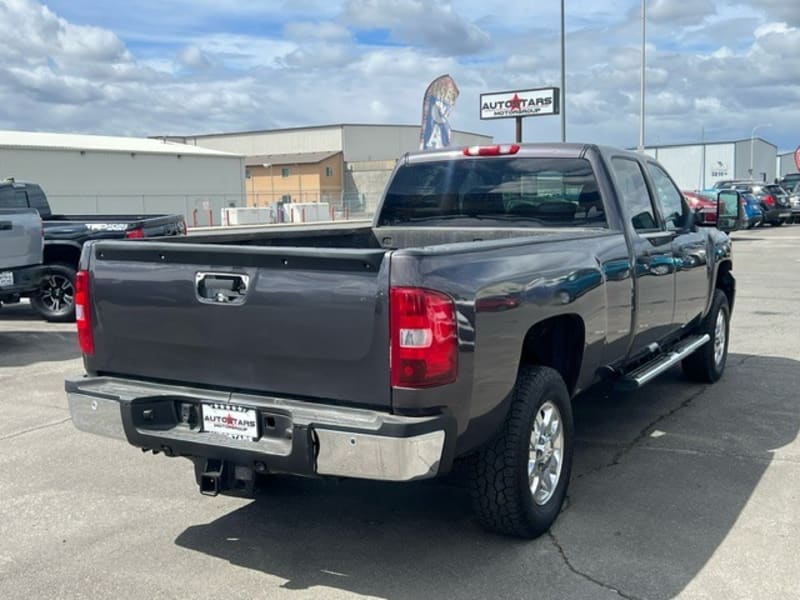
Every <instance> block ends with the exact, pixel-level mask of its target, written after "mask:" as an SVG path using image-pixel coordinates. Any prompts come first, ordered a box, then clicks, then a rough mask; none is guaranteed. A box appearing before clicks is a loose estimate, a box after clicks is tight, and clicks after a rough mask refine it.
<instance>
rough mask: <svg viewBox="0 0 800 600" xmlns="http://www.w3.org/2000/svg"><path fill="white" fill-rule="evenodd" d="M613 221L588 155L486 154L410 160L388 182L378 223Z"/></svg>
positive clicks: (535, 224) (563, 224)
mask: <svg viewBox="0 0 800 600" xmlns="http://www.w3.org/2000/svg"><path fill="white" fill-rule="evenodd" d="M498 222H507V223H512V224H513V225H514V226H521V227H525V226H528V227H604V228H605V227H608V224H607V221H606V212H605V208H604V205H603V201H602V198H601V196H600V193H599V191H598V186H597V180H596V178H595V176H594V172H593V170H592V166H591V164H590V163H589V161H588V160H586V159H582V158H536V157H491V158H488V157H483V158H472V159H469V158H468V159H456V160H442V161H431V162H422V163H412V164H409V165H404V166H402V167H400V168H399V169H398V170H397V172H396V173H395V176H394V178H393V179H392V181H391V183H390V184H389V188H388V189H387V192H386V198H385V200H384V204H383V208H382V210H381V214H380V218H379V222H378V224H379V226H393V225H394V226H397V225H411V224H414V225H418V224H419V225H426V224H430V225H433V226H442V227H446V226H453V227H463V226H465V225H470V226H483V225H486V226H497V224H498Z"/></svg>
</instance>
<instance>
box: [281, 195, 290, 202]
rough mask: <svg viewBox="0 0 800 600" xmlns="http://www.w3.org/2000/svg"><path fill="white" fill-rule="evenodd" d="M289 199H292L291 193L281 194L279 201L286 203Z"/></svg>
mask: <svg viewBox="0 0 800 600" xmlns="http://www.w3.org/2000/svg"><path fill="white" fill-rule="evenodd" d="M291 201H292V195H291V194H284V195H283V196H281V202H282V203H284V204H288V203H289V202H291Z"/></svg>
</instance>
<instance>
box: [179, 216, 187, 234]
mask: <svg viewBox="0 0 800 600" xmlns="http://www.w3.org/2000/svg"><path fill="white" fill-rule="evenodd" d="M178 227H179V228H180V232H181V235H186V234H187V233H188V229H187V228H186V221H185V220H184V219H181V222H180V223H178Z"/></svg>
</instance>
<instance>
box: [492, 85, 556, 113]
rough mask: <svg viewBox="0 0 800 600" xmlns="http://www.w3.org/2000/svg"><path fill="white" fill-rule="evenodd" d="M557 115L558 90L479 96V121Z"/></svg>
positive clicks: (521, 91) (540, 89)
mask: <svg viewBox="0 0 800 600" xmlns="http://www.w3.org/2000/svg"><path fill="white" fill-rule="evenodd" d="M557 114H559V98H558V88H552V87H551V88H538V89H535V90H516V91H511V92H493V93H491V94H481V119H508V118H513V117H541V116H545V115H557Z"/></svg>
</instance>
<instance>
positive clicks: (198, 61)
mask: <svg viewBox="0 0 800 600" xmlns="http://www.w3.org/2000/svg"><path fill="white" fill-rule="evenodd" d="M178 62H179V63H180V64H182V65H183V66H184V67H187V68H189V69H195V70H202V69H208V68H209V67H210V66H211V59H209V58H208V56H207V55H206V53H205V52H203V51H202V50H201V49H200V48H199V47H197V46H194V45H192V46H186V47H185V48H184V49H183V50H181V51H180V52H179V53H178Z"/></svg>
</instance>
